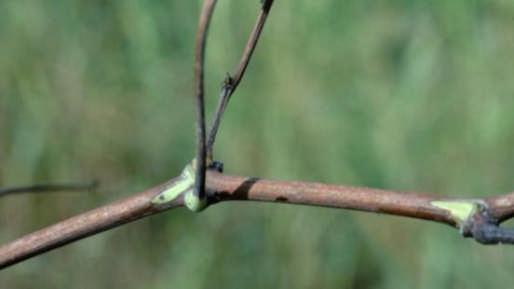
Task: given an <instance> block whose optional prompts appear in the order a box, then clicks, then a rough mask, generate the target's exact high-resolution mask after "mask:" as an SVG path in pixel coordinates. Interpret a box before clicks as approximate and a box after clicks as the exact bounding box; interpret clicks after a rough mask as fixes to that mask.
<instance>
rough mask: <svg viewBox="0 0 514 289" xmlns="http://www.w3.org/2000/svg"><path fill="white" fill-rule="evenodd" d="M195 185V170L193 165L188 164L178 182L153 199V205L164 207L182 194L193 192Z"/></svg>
mask: <svg viewBox="0 0 514 289" xmlns="http://www.w3.org/2000/svg"><path fill="white" fill-rule="evenodd" d="M194 183H195V170H194V168H193V166H192V165H191V164H188V165H187V166H186V167H185V168H184V169H183V170H182V173H181V174H180V176H179V177H178V180H177V181H176V182H175V183H173V184H172V185H171V186H170V187H168V188H166V189H165V190H164V191H162V192H161V193H160V194H158V195H157V196H155V197H154V198H153V199H152V203H153V204H156V205H162V204H166V203H169V202H171V201H173V200H175V199H176V198H178V197H179V196H180V195H181V194H183V193H184V194H187V193H188V192H189V191H193V185H194Z"/></svg>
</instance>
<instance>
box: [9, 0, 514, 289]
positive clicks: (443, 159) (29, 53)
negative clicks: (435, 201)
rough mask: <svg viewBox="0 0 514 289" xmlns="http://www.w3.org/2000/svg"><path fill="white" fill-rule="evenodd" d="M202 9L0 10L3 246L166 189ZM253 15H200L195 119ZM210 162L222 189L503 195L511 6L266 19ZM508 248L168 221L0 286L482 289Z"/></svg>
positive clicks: (495, 279) (312, 10) (222, 10)
mask: <svg viewBox="0 0 514 289" xmlns="http://www.w3.org/2000/svg"><path fill="white" fill-rule="evenodd" d="M200 4H201V3H200V1H187V0H180V1H179V0H171V1H164V0H121V1H104V0H89V1H79V0H3V1H1V2H0V164H1V165H0V185H1V186H4V187H8V186H16V185H22V184H31V183H36V182H44V181H54V182H62V181H74V180H91V179H99V180H101V182H102V188H101V190H99V192H97V193H94V194H78V193H54V194H46V195H19V196H8V197H5V198H2V199H1V200H0V226H1V230H0V241H1V242H2V243H6V242H8V241H10V240H12V239H14V238H16V237H19V236H21V235H23V234H25V233H27V232H30V231H33V230H35V229H38V228H41V227H43V226H45V225H48V224H51V223H53V222H56V221H59V220H62V219H63V218H66V217H68V216H71V215H74V214H77V213H79V212H82V211H85V210H87V209H90V208H93V207H95V206H99V205H101V204H104V203H106V202H109V201H112V200H115V199H119V198H122V197H124V196H128V195H130V194H131V193H133V192H137V191H139V190H141V189H144V188H147V187H149V186H152V185H154V184H157V183H160V182H163V181H165V180H166V179H168V178H169V177H171V176H174V175H177V174H178V173H179V171H180V169H181V168H182V167H183V166H184V165H185V164H186V162H188V161H189V160H190V159H191V158H192V156H193V154H194V150H193V149H194V130H193V128H194V127H193V119H194V110H193V100H192V81H191V79H192V62H193V47H194V33H195V30H196V24H197V17H198V12H199V9H200ZM257 11H258V0H252V1H228V0H227V1H219V5H218V7H217V11H216V13H215V17H214V20H213V25H212V29H211V34H210V36H211V37H210V38H209V43H208V53H207V54H208V61H207V88H208V90H207V91H208V95H207V98H208V105H209V111H212V108H213V106H214V103H215V95H217V92H218V89H219V87H220V83H221V81H222V80H223V78H224V76H225V73H226V72H227V71H232V70H233V68H234V67H235V65H236V64H237V62H238V60H239V57H240V54H241V51H242V48H243V46H244V43H245V42H246V38H247V35H248V33H249V31H250V29H251V26H252V25H253V22H254V20H255V16H256V15H257ZM261 40H262V41H261V42H260V43H259V45H258V47H257V50H256V53H255V57H254V59H253V60H252V63H251V64H250V68H249V70H248V73H247V75H246V77H245V79H244V81H243V83H242V85H241V86H240V88H239V90H238V91H237V92H236V94H235V95H234V97H233V99H232V101H231V103H230V106H229V108H228V111H227V113H226V116H225V118H224V121H223V123H222V127H221V133H220V136H219V138H218V143H217V145H216V155H217V158H218V159H220V160H223V161H224V162H225V166H226V171H227V172H228V173H230V174H240V175H251V176H259V177H265V178H274V179H283V180H293V179H301V180H307V181H321V182H329V183H339V184H348V185H362V186H372V187H378V188H390V189H397V190H414V191H427V192H438V193H441V194H446V195H455V196H457V195H458V196H466V197H469V196H489V195H494V194H498V193H502V192H507V191H509V190H513V189H514V152H513V150H512V149H513V147H514V129H513V128H514V116H513V108H514V57H513V56H514V54H513V53H514V2H513V1H510V0H504V1H501V0H496V1H492V0H491V1H479V0H451V1H421V0H409V1H405V0H384V1H381V0H375V1H370V0H348V1H339V0H317V1H313V0H309V1H307V0H295V1H293V0H276V3H275V5H274V9H273V11H272V13H271V15H270V19H269V22H268V23H267V25H266V27H265V31H264V34H263V37H262V39H261ZM513 270H514V247H509V246H496V247H485V246H480V245H477V244H475V243H474V242H473V241H471V240H465V239H462V238H461V237H460V236H459V235H458V233H457V232H456V231H455V230H454V229H452V228H449V227H446V226H442V225H439V224H435V223H430V222H421V221H417V220H412V219H404V218H398V217H391V216H385V215H375V214H368V213H360V212H351V211H344V210H335V209H324V208H310V207H301V206H288V205H277V204H256V203H227V204H220V205H217V206H214V207H212V208H210V209H208V210H207V211H205V212H204V213H202V214H198V215H194V214H192V213H189V212H188V211H186V210H182V209H181V210H174V211H170V212H167V213H164V214H160V215H157V216H153V217H150V218H147V219H144V220H141V221H138V222H136V223H133V224H130V225H127V226H124V227H122V228H119V229H116V230H112V231H109V232H106V233H104V234H100V235H98V236H95V237H92V238H89V239H86V240H83V241H80V242H77V243H74V244H72V245H69V246H66V247H64V248H61V249H58V250H55V251H52V252H50V253H48V254H45V255H42V256H39V257H37V258H34V259H31V260H29V261H26V262H23V263H21V264H19V265H16V266H14V267H12V268H9V269H7V270H5V271H2V272H1V273H0V284H1V287H2V288H9V289H10V288H36V286H37V288H41V289H45V288H395V289H397V288H484V287H486V286H487V287H505V286H507V284H509V285H511V284H512V282H513V279H514V278H513V274H512V272H513Z"/></svg>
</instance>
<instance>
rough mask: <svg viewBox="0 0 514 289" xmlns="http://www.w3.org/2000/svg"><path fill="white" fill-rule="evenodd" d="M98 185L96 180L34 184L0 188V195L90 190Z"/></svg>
mask: <svg viewBox="0 0 514 289" xmlns="http://www.w3.org/2000/svg"><path fill="white" fill-rule="evenodd" d="M97 186H98V182H96V181H94V182H90V183H87V184H36V185H31V186H24V187H12V188H0V197H3V196H6V195H10V194H23V193H48V192H64V191H92V190H94V189H95V188H96V187H97Z"/></svg>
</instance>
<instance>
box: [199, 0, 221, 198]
mask: <svg viewBox="0 0 514 289" xmlns="http://www.w3.org/2000/svg"><path fill="white" fill-rule="evenodd" d="M215 6H216V0H205V1H204V2H203V6H202V11H201V13H200V21H199V24H198V31H197V33H196V50H195V65H194V82H195V99H196V104H195V105H196V140H197V143H196V178H195V188H194V193H195V195H196V196H197V197H199V198H200V199H203V198H204V196H205V170H206V147H205V135H206V134H205V105H204V70H205V69H204V64H205V47H206V43H207V34H208V30H209V24H210V22H211V18H212V13H213V11H214V7H215Z"/></svg>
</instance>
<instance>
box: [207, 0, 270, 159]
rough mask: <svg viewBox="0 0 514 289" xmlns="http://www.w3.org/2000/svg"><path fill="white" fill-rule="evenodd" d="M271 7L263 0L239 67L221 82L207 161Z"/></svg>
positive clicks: (209, 135)
mask: <svg viewBox="0 0 514 289" xmlns="http://www.w3.org/2000/svg"><path fill="white" fill-rule="evenodd" d="M272 5H273V0H264V1H263V2H262V6H261V11H260V13H259V16H258V17H257V21H256V22H255V25H254V27H253V29H252V32H251V33H250V37H249V38H248V41H247V42H246V46H245V49H244V51H243V55H242V56H241V60H240V61H239V65H238V67H237V69H236V71H235V72H234V73H233V74H232V75H227V77H226V78H225V81H224V82H223V86H222V88H221V91H220V95H219V100H218V105H217V107H216V111H215V113H214V118H213V121H212V124H211V128H210V129H209V134H208V138H207V158H208V159H211V160H212V157H213V156H212V155H213V146H214V143H215V141H216V135H217V133H218V128H219V125H220V123H221V117H222V116H223V113H224V112H225V109H226V107H227V105H228V102H229V100H230V97H231V96H232V94H233V93H234V92H235V91H236V89H237V87H238V86H239V84H240V83H241V80H242V79H243V76H244V74H245V72H246V68H247V67H248V64H249V63H250V59H251V58H252V55H253V52H254V51H255V47H256V46H257V42H258V41H259V38H260V36H261V33H262V29H263V28H264V24H265V23H266V19H267V18H268V15H269V12H270V10H271V6H272Z"/></svg>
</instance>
